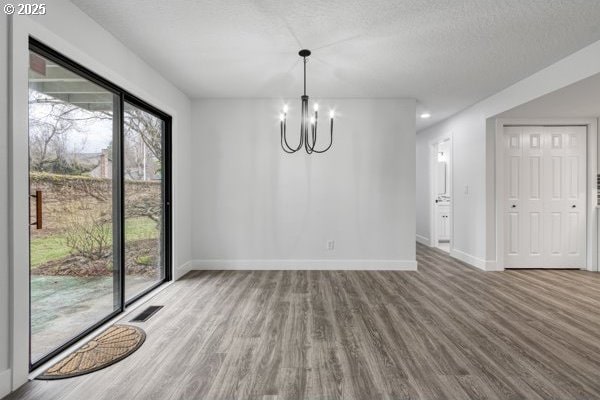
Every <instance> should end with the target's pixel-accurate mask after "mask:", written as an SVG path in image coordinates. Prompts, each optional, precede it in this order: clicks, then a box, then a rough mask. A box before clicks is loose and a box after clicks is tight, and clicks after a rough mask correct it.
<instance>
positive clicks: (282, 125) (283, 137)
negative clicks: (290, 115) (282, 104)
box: [280, 118, 303, 154]
mask: <svg viewBox="0 0 600 400" xmlns="http://www.w3.org/2000/svg"><path fill="white" fill-rule="evenodd" d="M280 129H281V148H282V149H283V151H285V152H286V153H289V154H292V153H295V152H297V151H298V150H300V149H301V148H302V145H303V143H302V136H300V143H298V147H296V148H295V149H294V148H293V147H292V146H290V145H289V143H288V141H287V119H286V118H284V120H283V121H281V123H280Z"/></svg>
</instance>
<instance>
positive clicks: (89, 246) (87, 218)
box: [65, 207, 112, 260]
mask: <svg viewBox="0 0 600 400" xmlns="http://www.w3.org/2000/svg"><path fill="white" fill-rule="evenodd" d="M111 218H112V217H111V215H110V213H108V212H106V211H101V212H99V213H98V210H97V209H94V208H85V207H80V208H79V209H78V210H71V212H70V213H69V216H68V217H67V218H66V220H67V221H66V222H67V224H68V225H67V226H66V229H65V238H66V243H67V246H69V247H70V248H71V251H72V252H73V253H74V254H78V255H80V256H82V257H84V258H87V259H88V260H100V259H103V258H107V257H109V256H110V255H111V252H112V229H111Z"/></svg>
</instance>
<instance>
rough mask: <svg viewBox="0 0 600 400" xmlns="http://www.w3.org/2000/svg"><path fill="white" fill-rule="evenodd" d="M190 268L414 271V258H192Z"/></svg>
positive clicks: (415, 262) (415, 265) (415, 263)
mask: <svg viewBox="0 0 600 400" xmlns="http://www.w3.org/2000/svg"><path fill="white" fill-rule="evenodd" d="M190 269H191V270H209V271H210V270H281V269H286V270H324V271H327V270H356V271H416V270H417V261H416V260H289V259H284V260H194V261H192V263H191V268H190Z"/></svg>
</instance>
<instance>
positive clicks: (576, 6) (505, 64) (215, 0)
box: [72, 0, 600, 128]
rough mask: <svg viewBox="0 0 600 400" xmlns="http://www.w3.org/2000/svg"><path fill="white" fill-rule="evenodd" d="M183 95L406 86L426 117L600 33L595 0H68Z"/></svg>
mask: <svg viewBox="0 0 600 400" xmlns="http://www.w3.org/2000/svg"><path fill="white" fill-rule="evenodd" d="M72 1H73V3H74V4H75V5H77V6H78V7H79V8H81V9H82V10H83V11H84V12H85V13H87V14H88V15H90V16H91V17H92V18H93V19H95V20H96V21H97V22H99V23H100V24H101V25H102V26H104V27H105V28H106V29H107V30H109V31H110V32H112V33H113V34H114V35H115V36H116V37H117V38H118V39H119V40H121V41H122V42H123V43H124V44H125V45H127V46H128V47H130V48H131V49H133V50H134V51H135V52H136V53H137V54H139V55H140V56H141V57H142V58H144V59H145V60H146V61H147V62H148V63H149V64H150V65H152V66H154V67H155V68H156V69H157V70H158V71H160V72H161V73H162V74H163V75H164V76H165V77H166V78H167V79H169V80H170V81H171V82H173V83H174V84H176V85H177V86H178V87H179V88H180V89H181V90H182V91H184V92H185V93H187V94H188V95H189V96H190V97H192V98H201V97H296V96H300V94H301V86H302V83H301V77H302V70H301V63H300V61H299V57H298V56H297V51H298V50H299V49H300V48H309V49H311V50H313V57H311V60H310V63H309V66H308V94H309V95H310V96H311V97H317V98H318V97H414V98H416V99H417V101H418V102H419V107H420V109H421V110H429V111H431V113H432V115H433V116H432V118H431V119H429V120H427V121H418V123H419V127H420V128H423V127H425V125H430V124H432V123H434V122H436V121H439V120H440V119H443V118H445V117H447V116H449V115H451V114H453V113H455V112H457V111H459V110H461V109H463V108H465V107H467V106H469V105H471V104H473V103H475V102H476V101H478V100H480V99H482V98H485V97H487V96H489V95H491V94H493V93H495V92H497V91H499V90H500V89H503V88H505V87H507V86H509V85H511V84H512V83H515V82H517V81H518V80H520V79H522V78H525V77H527V76H529V75H530V74H532V73H534V72H536V71H538V70H540V69H542V68H544V67H546V66H548V65H550V64H552V63H553V62H555V61H557V60H559V59H561V58H563V57H565V56H567V55H569V54H571V53H573V52H574V51H577V50H579V49H581V48H582V47H585V46H586V45H588V44H590V43H592V42H594V41H597V40H599V39H600V23H599V22H598V21H600V1H597V0H303V1H297V0H296V1H293V0H255V1H250V0H204V1H197V0H196V1H195V0H169V1H164V0H126V1H124V0H102V1H98V0H72Z"/></svg>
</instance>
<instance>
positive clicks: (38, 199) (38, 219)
mask: <svg viewBox="0 0 600 400" xmlns="http://www.w3.org/2000/svg"><path fill="white" fill-rule="evenodd" d="M30 196H31V197H35V222H33V223H32V224H31V225H35V229H42V226H43V224H42V221H43V214H42V191H41V190H36V191H35V194H30Z"/></svg>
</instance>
